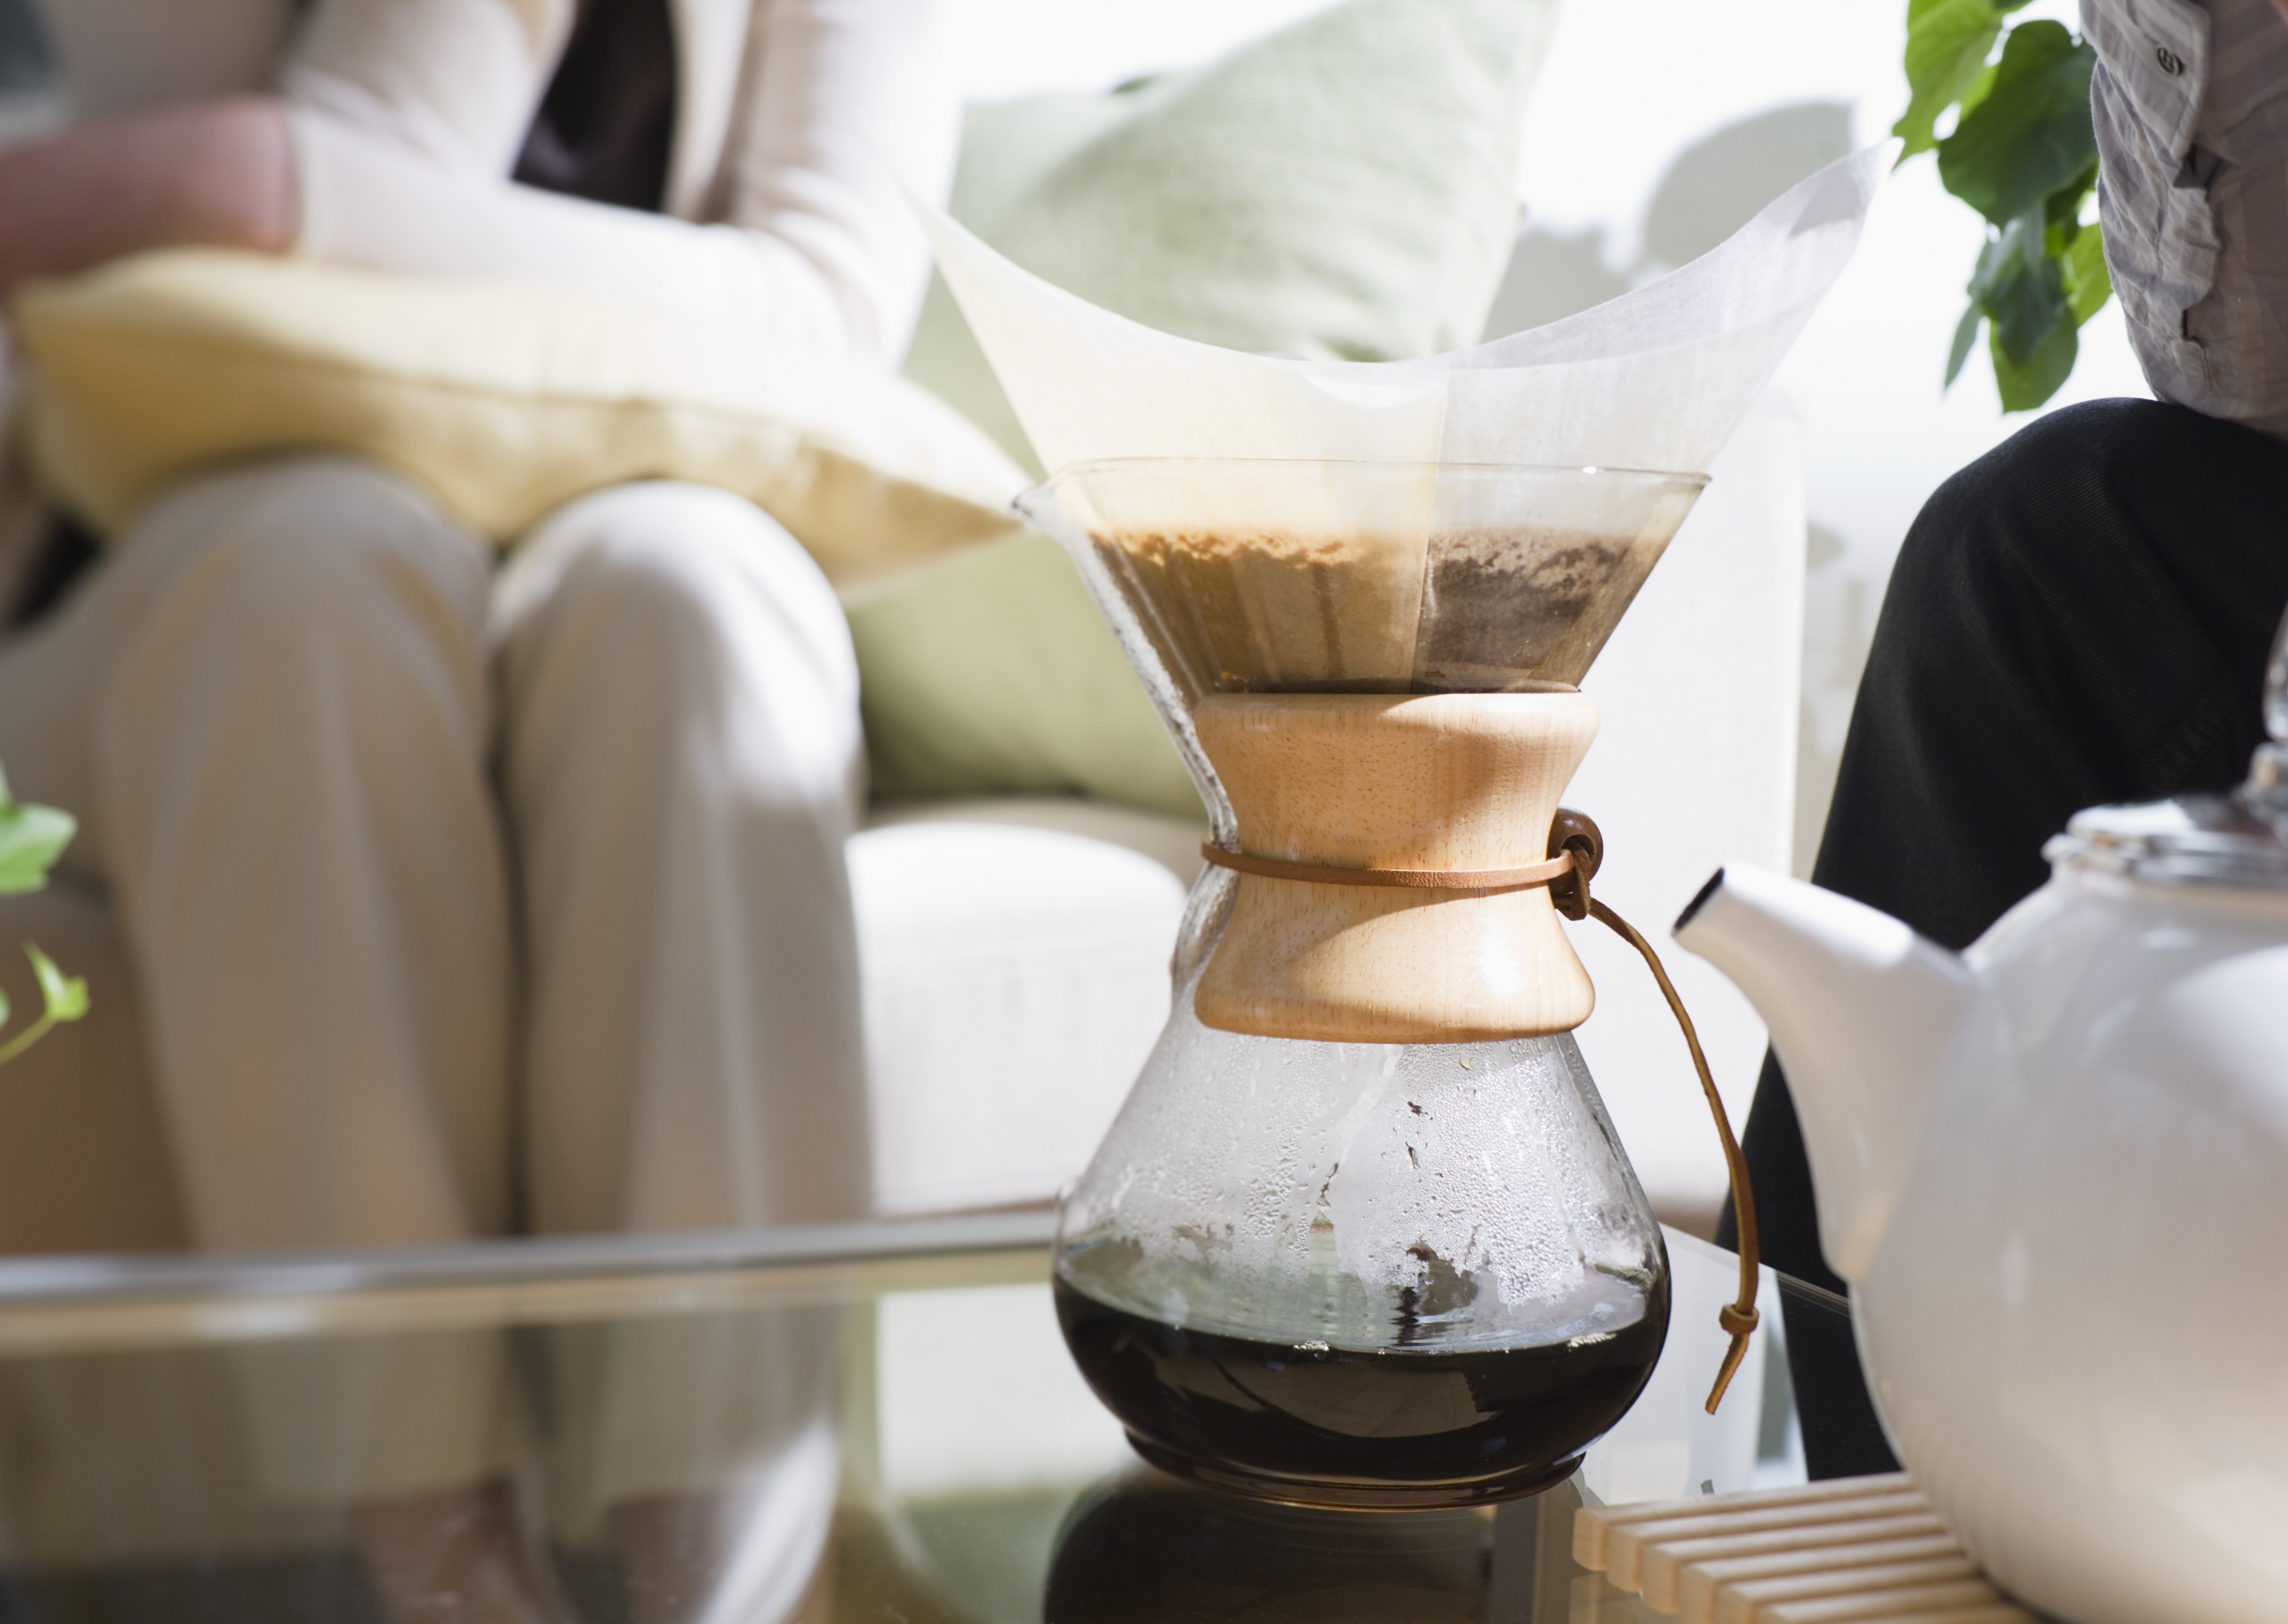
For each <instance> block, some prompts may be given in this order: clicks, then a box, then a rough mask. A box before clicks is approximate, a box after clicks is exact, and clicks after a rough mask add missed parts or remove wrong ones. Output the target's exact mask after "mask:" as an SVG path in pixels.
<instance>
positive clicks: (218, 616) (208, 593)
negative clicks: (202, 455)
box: [120, 456, 490, 654]
mask: <svg viewBox="0 0 2288 1624" xmlns="http://www.w3.org/2000/svg"><path fill="white" fill-rule="evenodd" d="M120 547H121V549H122V552H123V556H130V555H132V554H135V553H138V552H141V553H146V554H148V555H150V556H149V557H148V558H147V559H146V560H145V564H146V566H147V567H148V568H151V569H152V570H154V571H155V574H158V575H159V576H161V577H163V578H164V581H163V591H164V595H165V597H164V600H165V602H166V604H167V606H168V608H169V610H170V612H171V614H170V618H171V619H172V620H174V621H175V622H176V623H178V624H183V623H185V622H187V621H189V622H195V623H197V624H199V625H201V626H203V627H204V628H205V629H206V630H207V633H208V635H211V636H219V637H226V638H232V639H235V640H239V641H240V644H241V646H242V647H243V648H244V649H245V651H246V652H248V653H249V654H252V653H254V652H255V651H256V650H257V649H258V648H259V647H260V646H263V645H265V644H266V643H268V642H270V641H271V640H273V639H277V638H290V639H292V640H294V641H296V642H298V643H305V644H309V645H312V646H320V647H322V646H327V645H328V644H329V642H330V640H332V639H339V638H354V637H355V636H357V634H358V633H359V632H360V630H361V629H363V628H366V627H369V626H371V625H373V624H375V623H377V622H383V621H404V620H408V619H410V620H411V621H412V622H415V623H417V624H418V625H421V626H422V627H423V628H424V629H425V630H428V631H430V632H433V633H436V634H440V635H445V636H449V637H451V638H456V639H457V640H464V641H467V642H469V643H470V644H471V645H472V646H474V644H475V641H476V639H477V638H478V636H479V635H480V633H481V627H482V624H483V604H484V595H485V587H486V582H487V581H488V579H489V574H490V561H489V558H488V556H487V554H486V551H485V549H484V547H483V545H482V543H481V542H479V541H478V539H477V538H476V537H474V536H473V535H470V534H468V533H467V532H466V531H465V530H463V529H461V528H460V527H457V525H455V524H454V523H453V522H452V521H451V520H450V519H447V518H446V517H445V516H444V514H443V513H442V512H441V511H440V510H439V509H438V507H437V506H436V504H435V503H434V502H433V499H432V498H430V497H429V495H427V493H426V492H425V491H424V490H423V489H422V488H421V487H419V486H417V485H416V484H415V483H414V482H413V481H412V480H410V479H406V478H405V477H403V476H402V475H400V474H396V473H393V472H392V471H388V470H386V469H384V468H381V467H379V466H377V465H375V464H373V463H365V462H361V461H359V460H356V459H354V458H350V457H335V456H306V457H294V458H288V459H281V460H278V461H274V462H267V463H258V464H255V465H252V466H249V467H242V468H236V469H230V470H226V471H221V472H219V473H216V474H211V475H207V476H204V477H202V478H199V479H192V480H187V481H185V482H184V483H183V484H182V485H180V486H179V487H176V488H175V489H174V490H172V491H171V492H169V493H168V494H167V495H165V496H163V497H162V498H161V499H160V500H159V501H158V502H156V503H154V504H153V505H152V507H151V509H150V510H149V511H147V514H145V515H144V516H143V517H142V518H141V519H139V520H138V522H137V523H136V525H135V526H133V527H131V529H130V531H129V532H128V534H126V535H123V537H122V538H121V541H120Z"/></svg>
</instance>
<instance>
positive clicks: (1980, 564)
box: [1720, 400, 2288, 1477]
mask: <svg viewBox="0 0 2288 1624" xmlns="http://www.w3.org/2000/svg"><path fill="white" fill-rule="evenodd" d="M2284 603H2288V444H2283V443H2282V442H2281V441H2279V440H2274V439H2272V438H2271V437H2270V436H2268V435H2265V434H2260V433H2258V432H2254V431H2253V430H2250V429H2244V428H2241V427H2238V426H2237V425H2236V424H2228V423H2220V422H2218V421H2217V420H2215V419H2213V418H2209V417H2204V416H2201V415H2200V414H2198V413H2197V412H2192V411H2188V410H2186V409H2185V408H2182V407H2176V406H2165V405H2161V404H2157V403H2156V402H2154V401H2150V400H2106V401H2098V402H2093V403H2092V404H2089V405H2086V406H2079V407H2073V408H2069V409H2066V410H2063V411H2060V412H2057V413H2055V414H2054V415H2052V416H2048V417H2045V418H2042V419H2041V420H2039V421H2038V422H2036V423H2034V424H2031V425H2030V426H2029V427H2028V428H2026V429H2024V430H2022V432H2019V433H2018V434H2017V435H2015V436H2014V437H2013V438H2012V439H2011V440H2008V441H2007V442H2006V443H2005V444H2004V445H2002V446H2000V447H1999V448H1997V449H1995V450H1994V451H1992V452H1990V453H1989V454H1988V455H1987V456H1983V457H1981V458H1980V459H1979V460H1978V461H1977V462H1975V463H1972V464H1971V465H1970V466H1969V467H1967V468H1966V469H1964V470H1963V471H1961V472H1960V473H1958V474H1956V475H1955V476H1954V477H1953V478H1952V479H1949V480H1948V481H1947V482H1946V483H1945V484H1944V485H1943V486H1942V487H1939V490H1938V492H1937V494H1936V495H1934V496H1932V497H1931V499H1930V501H1929V502H1928V503H1927V504H1925V506H1924V508H1923V511H1922V512H1921V514H1920V515H1919V517H1918V518H1917V519H1916V520H1915V525H1914V528H1913V529H1912V530H1911V531H1910V532H1909V533H1908V535H1907V540H1906V545H1905V546H1904V547H1903V549H1902V550H1901V551H1900V553H1899V560H1898V564H1897V566H1896V567H1895V569H1894V571H1893V572H1892V575H1891V584H1890V588H1889V590H1888V592H1887V595H1886V596H1885V598H1884V599H1883V613H1882V616H1881V618H1880V620H1879V622H1877V624H1876V628H1875V640H1874V646H1873V648H1872V650H1871V652H1870V654H1869V655H1868V660H1867V671H1866V675H1865V677H1863V679H1862V680H1861V683H1860V686H1859V698H1858V702H1857V704H1856V706H1855V708H1854V709H1853V711H1852V714H1851V732H1850V736H1849V737H1848V739H1847V741H1845V744H1844V749H1843V762H1842V767H1841V771H1840V773H1839V776H1838V778H1837V780H1836V786H1835V799H1834V802H1833V804H1832V805H1831V807H1830V809H1829V811H1828V815H1827V828H1826V831H1825V833H1824V835H1823V837H1822V838H1821V840H1820V844H1819V860H1818V863H1817V865H1816V866H1815V867H1814V869H1813V871H1812V878H1813V879H1814V880H1815V881H1816V882H1817V883H1819V884H1821V885H1823V886H1826V887H1827V888H1828V889H1829V890H1831V891H1840V892H1841V893H1843V894H1844V895H1845V896H1847V897H1855V898H1857V899H1859V900H1860V901H1862V902H1866V903H1870V904H1871V905H1873V906H1874V907H1879V908H1881V909H1883V910H1884V911H1885V912H1886V913H1888V914H1891V915H1895V916H1896V917H1898V918H1900V919H1903V920H1905V921H1906V922H1907V923H1909V924H1911V925H1912V926H1913V927H1914V928H1915V929H1916V930H1917V931H1920V932H1921V933H1922V934H1923V935H1925V936H1927V937H1929V938H1930V939H1933V940H1934V941H1937V942H1941V943H1943V944H1944V945H1945V946H1947V947H1956V948H1959V947H1966V946H1967V945H1968V944H1969V943H1970V942H1972V941H1973V940H1974V939H1976V938H1977V937H1978V936H1979V935H1981V934H1982V932H1983V931H1985V929H1986V927H1987V926H1989V925H1990V924H1992V923H1994V921H1995V920H1996V919H1997V918H1998V917H2000V915H2002V914H2003V913H2004V912H2005V911H2006V909H2007V908H2008V907H2010V906H2011V905H2012V904H2013V903H2014V902H2016V901H2017V900H2018V899H2020V898H2022V897H2023V896H2025V895H2026V894H2027V893H2028V892H2029V891H2033V890H2034V889H2035V888H2036V887H2037V886H2038V885H2040V884H2041V883H2042V882H2043V880H2044V879H2045V878H2046V877H2047V875H2048V867H2047V865H2046V864H2045V863H2044V862H2043V861H2042V855H2041V851H2042V843H2043V842H2044V841H2045V840H2046V839H2047V838H2048V837H2049V836H2052V835H2054V834H2055V833H2057V832H2058V831H2059V830H2060V829H2062V828H2064V827H2065V823H2066V820H2067V819H2068V818H2069V817H2070V816H2071V815H2072V814H2073V813H2074V812H2077V811H2079V810H2080V809H2081V808H2082V807H2085V806H2093V805H2098V804H2103V803H2107V802H2118V801H2145V800H2156V799H2160V798H2163V797H2165V796H2172V795H2175V794H2178V793H2179V792H2181V791H2184V790H2188V789H2217V788H2225V787H2227V786H2229V785H2232V784H2235V783H2237V782H2238V781H2239V780H2240V779H2241V778H2242V776H2243V775H2244V773H2245V772H2246V771H2247V768H2248V757H2249V753H2250V751H2251V750H2252V749H2254V748H2255V746H2256V745H2257V744H2258V743H2259V742H2260V741H2261V740H2262V738H2263V726H2262V721H2261V717H2260V696H2261V691H2262V686H2263V674H2264V662H2265V659H2266V657H2267V655H2268V653H2269V651H2270V648H2271V645H2272V638H2273V635H2274V631H2275V630H2276V627H2277V625H2278V622H2279V620H2280V616H2281V609H2282V606H2283V604H2284ZM1744 1148H1745V1151H1746V1154H1747V1160H1748V1168H1749V1174H1750V1176H1751V1177H1752V1180H1753V1182H1754V1184H1755V1191H1756V1210H1757V1216H1758V1218H1759V1220H1760V1227H1761V1231H1762V1240H1763V1254H1764V1260H1765V1261H1766V1262H1767V1263H1768V1264H1771V1265H1772V1266H1773V1267H1774V1268H1776V1269H1778V1270H1780V1271H1783V1272H1784V1273H1788V1274H1793V1275H1796V1276H1798V1277H1799V1278H1801V1279H1807V1280H1809V1281H1812V1282H1814V1283H1815V1284H1818V1285H1822V1286H1825V1287H1828V1288H1829V1289H1830V1290H1835V1291H1840V1290H1842V1289H1843V1288H1844V1287H1843V1282H1842V1281H1840V1280H1839V1279H1837V1278H1836V1277H1835V1275H1834V1273H1833V1271H1831V1270H1830V1269H1829V1268H1828V1267H1827V1263H1826V1260H1825V1259H1824V1258H1823V1256H1821V1255H1820V1250H1819V1229H1818V1222H1817V1219H1816V1216H1815V1213H1814V1209H1813V1206H1812V1192H1811V1175H1810V1170H1809V1168H1808V1167H1807V1165H1806V1163H1805V1161H1804V1153H1803V1138H1802V1135H1801V1131H1800V1130H1799V1128H1798V1127H1797V1124H1796V1115H1795V1107H1794V1105H1793V1104H1792V1103H1791V1101H1790V1099H1789V1097H1788V1092H1787V1081H1786V1079H1785V1078H1784V1076H1783V1075H1782V1074H1781V1072H1780V1068H1779V1066H1778V1064H1777V1063H1776V1061H1775V1060H1774V1059H1773V1058H1771V1057H1769V1056H1767V1057H1766V1058H1765V1060H1764V1072H1763V1077H1762V1079H1761V1081H1760V1082H1759V1083H1758V1085H1757V1088H1756V1103H1755V1106H1754V1109H1753V1110H1752V1112H1751V1113H1750V1114H1749V1117H1748V1127H1747V1131H1746V1133H1745V1135H1744ZM1720 1239H1721V1240H1723V1241H1724V1242H1725V1244H1727V1245H1730V1244H1732V1240H1733V1236H1732V1232H1731V1224H1730V1216H1729V1214H1727V1215H1726V1221H1725V1227H1724V1230H1723V1232H1722V1233H1721V1234H1720ZM1799 1319H1802V1320H1805V1321H1806V1322H1807V1323H1806V1325H1805V1327H1804V1330H1805V1333H1806V1334H1805V1335H1803V1336H1802V1337H1800V1338H1799V1337H1798V1336H1797V1335H1796V1334H1795V1333H1796V1331H1797V1329H1798V1323H1797V1322H1798V1320H1799ZM1813 1321H1814V1317H1813V1316H1810V1315H1799V1314H1795V1313H1791V1314H1790V1315H1789V1318H1788V1328H1789V1332H1790V1344H1789V1363H1790V1366H1791V1374H1793V1375H1794V1377H1795V1384H1796V1396H1797V1404H1798V1407H1799V1411H1800V1413H1801V1414H1802V1417H1803V1422H1804V1444H1805V1451H1806V1454H1807V1457H1808V1461H1809V1464H1810V1468H1811V1475H1812V1476H1813V1477H1839V1476H1844V1475H1847V1474H1850V1473H1855V1472H1866V1471H1882V1470H1890V1468H1891V1467H1892V1464H1893V1462H1892V1458H1891V1453H1890V1451H1889V1449H1888V1448H1887V1446H1885V1444H1884V1441H1883V1437H1882V1432H1881V1430H1880V1429H1879V1427H1878V1425H1877V1424H1876V1421H1875V1415H1874V1410H1873V1408H1872V1406H1871V1405H1870V1403H1869V1402H1868V1398H1867V1393H1866V1388H1865V1386H1864V1384H1863V1382H1862V1379H1861V1376H1860V1374H1859V1367H1858V1360H1857V1356H1856V1354H1855V1351H1854V1350H1853V1348H1852V1346H1851V1342H1850V1338H1849V1336H1848V1335H1847V1334H1839V1332H1838V1331H1837V1330H1836V1329H1834V1328H1833V1327H1832V1325H1831V1323H1830V1324H1829V1325H1827V1326H1822V1325H1820V1324H1817V1323H1815V1322H1813Z"/></svg>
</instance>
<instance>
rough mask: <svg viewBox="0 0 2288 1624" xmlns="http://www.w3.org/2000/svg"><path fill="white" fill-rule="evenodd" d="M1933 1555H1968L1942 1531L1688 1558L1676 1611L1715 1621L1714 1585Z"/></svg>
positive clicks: (1693, 1621) (1693, 1622)
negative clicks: (1757, 1554) (1750, 1554)
mask: <svg viewBox="0 0 2288 1624" xmlns="http://www.w3.org/2000/svg"><path fill="white" fill-rule="evenodd" d="M1927 1557H1952V1558H1955V1559H1958V1560H1962V1561H1967V1560H1969V1558H1967V1557H1964V1556H1963V1555H1962V1547H1961V1546H1959V1545H1958V1544H1956V1543H1955V1541H1954V1536H1953V1535H1952V1534H1950V1533H1945V1532H1943V1531H1942V1532H1940V1533H1925V1534H1914V1535H1910V1536H1909V1537H1908V1538H1906V1539H1903V1540H1869V1541H1865V1542H1864V1543H1863V1544H1857V1545H1828V1546H1817V1547H1815V1548H1813V1549H1809V1550H1783V1551H1774V1552H1772V1553H1770V1554H1768V1555H1766V1556H1761V1557H1719V1558H1715V1559H1704V1560H1701V1561H1698V1562H1688V1563H1686V1564H1685V1565H1683V1566H1682V1567H1681V1568H1680V1569H1679V1570H1678V1572H1677V1575H1676V1601H1677V1613H1678V1616H1679V1617H1680V1618H1681V1619H1682V1620H1684V1624H1715V1621H1716V1590H1717V1587H1718V1586H1720V1585H1722V1586H1732V1585H1743V1584H1747V1583H1749V1582H1751V1581H1752V1580H1759V1579H1785V1578H1790V1577H1792V1576H1795V1575H1798V1574H1803V1573H1832V1572H1836V1571H1839V1570H1845V1569H1849V1568H1856V1567H1884V1566H1887V1565H1891V1564H1893V1563H1899V1562H1919V1561H1922V1560H1924V1559H1926V1558H1927Z"/></svg>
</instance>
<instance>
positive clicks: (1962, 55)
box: [1891, 0, 2002, 163]
mask: <svg viewBox="0 0 2288 1624" xmlns="http://www.w3.org/2000/svg"><path fill="white" fill-rule="evenodd" d="M2001 36H2002V12H2001V10H2000V9H1999V8H1998V7H1997V6H1996V5H1995V4H1993V0H1912V3H1911V4H1909V5H1908V7H1907V52H1906V68H1907V91H1908V97H1909V99H1908V102H1907V110H1906V111H1905V112H1904V113H1903V114H1901V115H1899V122H1898V123H1895V124H1894V125H1892V126H1891V133H1892V134H1893V135H1895V136H1900V137H1903V138H1904V139H1905V141H1906V144H1907V145H1906V149H1905V150H1904V151H1903V152H1902V153H1901V154H1899V162H1902V163H1904V162H1906V161H1907V160H1908V159H1909V158H1911V157H1913V156H1914V155H1915V154H1917V153H1919V152H1928V151H1929V150H1930V149H1931V147H1933V146H1934V145H1936V137H1935V136H1934V134H1933V133H1932V129H1933V126H1934V124H1936V123H1937V122H1938V116H1939V115H1940V114H1942V113H1943V112H1945V111H1946V109H1947V108H1948V107H1950V106H1952V105H1953V104H1954V103H1955V102H1956V101H1957V100H1958V99H1961V97H1962V95H1963V92H1964V91H1966V90H1967V89H1968V88H1969V87H1970V85H1971V84H1972V83H1974V81H1975V80H1976V79H1977V78H1978V76H1979V75H1980V73H1981V72H1982V70H1983V69H1984V67H1985V66H1986V57H1987V53H1988V52H1989V51H1992V50H1993V49H1994V42H1995V41H1996V40H1998V39H1999V38H2000V37H2001Z"/></svg>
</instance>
